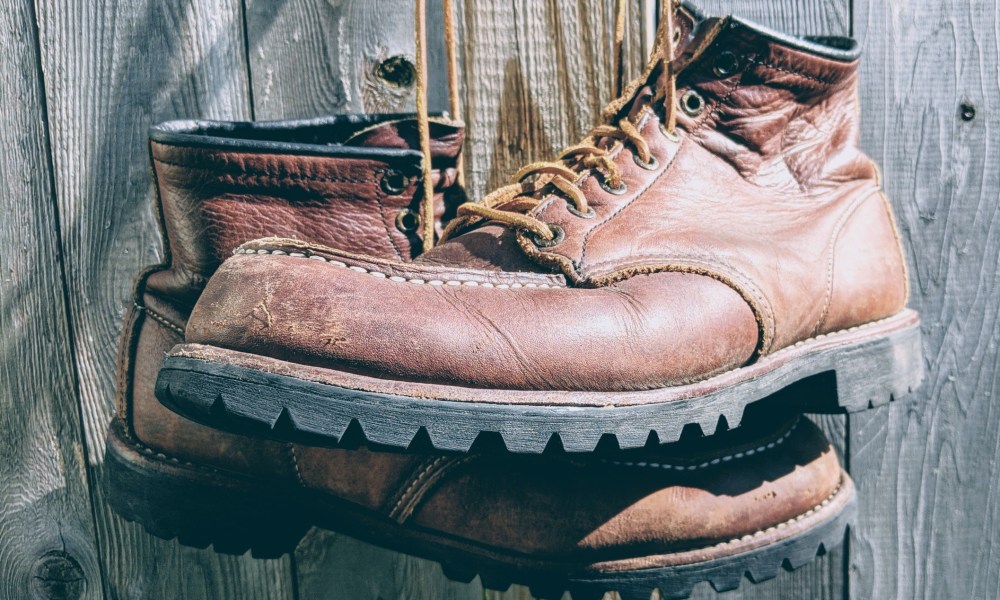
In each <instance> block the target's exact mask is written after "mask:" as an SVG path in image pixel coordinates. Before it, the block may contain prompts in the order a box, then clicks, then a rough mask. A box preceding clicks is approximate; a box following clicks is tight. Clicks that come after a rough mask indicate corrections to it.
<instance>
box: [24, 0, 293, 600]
mask: <svg viewBox="0 0 1000 600" xmlns="http://www.w3.org/2000/svg"><path fill="white" fill-rule="evenodd" d="M36 12H37V15H38V25H39V36H40V39H41V64H42V69H43V72H44V75H45V92H46V98H47V102H48V109H49V111H48V117H49V133H50V137H51V145H52V156H53V166H54V171H55V179H54V181H55V192H56V197H57V200H58V214H59V219H60V222H61V224H62V252H63V255H64V256H65V257H66V258H65V272H66V278H67V284H68V289H69V294H68V297H69V310H70V315H71V323H72V326H71V333H72V339H73V341H74V343H75V344H74V347H75V360H76V367H77V376H78V379H79V382H80V384H79V387H80V403H81V412H82V414H83V424H84V427H85V431H86V440H87V453H88V456H89V457H90V459H91V462H92V465H91V480H92V481H98V480H100V478H101V476H102V470H101V467H100V465H99V464H98V463H99V461H100V459H101V457H102V456H103V447H104V432H105V428H106V427H107V424H108V422H109V421H110V419H111V415H112V413H113V410H114V408H113V397H114V396H113V390H114V376H113V374H114V364H115V348H116V342H117V338H118V335H119V329H120V327H121V321H122V316H123V313H124V307H125V306H126V303H127V302H128V301H130V293H131V286H132V280H133V278H134V277H135V275H136V274H137V273H138V272H139V270H140V269H141V268H142V267H144V266H145V265H147V264H150V263H154V262H158V261H159V259H160V253H161V243H160V239H159V233H158V230H157V227H156V225H155V219H154V214H153V204H152V193H151V192H152V189H151V181H150V176H149V166H148V156H147V150H146V132H147V129H148V127H149V126H150V125H151V124H153V123H155V122H157V121H160V120H163V119H168V118H175V117H216V118H234V117H248V116H249V103H248V85H247V76H246V71H247V69H246V64H245V53H244V45H243V36H242V30H243V28H242V8H241V6H240V4H239V1H238V0H208V1H205V2H194V1H191V0H184V1H182V2H173V3H163V2H156V1H152V0H100V1H91V0H74V1H65V0H36ZM92 497H93V498H94V509H95V516H96V522H97V533H98V538H99V541H100V544H101V553H102V556H101V558H102V561H103V569H104V572H105V574H106V579H107V585H108V588H109V589H108V595H109V596H110V597H112V598H156V599H159V598H241V599H242V598H291V597H292V587H293V585H292V581H291V569H290V566H289V560H288V559H283V560H277V561H255V560H251V559H250V558H249V557H228V556H222V555H217V554H215V553H213V552H210V551H199V550H193V549H186V548H181V547H180V546H179V545H178V544H176V543H174V542H164V541H161V540H158V539H155V538H153V537H152V536H150V535H148V534H146V533H145V532H144V531H143V530H142V529H141V528H140V527H138V526H135V525H132V524H128V523H125V522H124V521H122V520H121V519H119V518H118V517H117V516H115V515H114V514H113V513H111V511H110V510H109V509H108V508H107V506H106V505H105V503H104V501H103V498H102V495H101V490H100V489H99V488H98V487H94V489H93V491H92Z"/></svg>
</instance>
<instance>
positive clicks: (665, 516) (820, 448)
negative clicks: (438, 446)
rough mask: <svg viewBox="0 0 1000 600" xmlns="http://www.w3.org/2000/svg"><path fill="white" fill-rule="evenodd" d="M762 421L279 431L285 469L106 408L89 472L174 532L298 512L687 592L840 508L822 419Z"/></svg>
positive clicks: (440, 548) (581, 586)
mask: <svg viewBox="0 0 1000 600" xmlns="http://www.w3.org/2000/svg"><path fill="white" fill-rule="evenodd" d="M765 420H766V421H767V424H766V425H760V424H759V423H758V424H755V425H751V426H748V427H743V428H740V429H739V430H736V431H731V432H728V433H724V434H719V435H717V436H714V437H712V438H702V439H699V440H695V441H689V442H680V443H676V444H673V445H666V446H660V447H658V448H656V449H655V450H638V451H625V452H616V453H613V454H611V455H608V456H602V455H600V454H588V455H586V458H575V457H570V456H569V455H565V454H562V455H552V456H550V455H545V456H528V457H526V456H518V455H508V454H502V453H497V452H487V453H472V454H462V455H446V454H437V453H434V454H426V453H408V454H399V453H385V452H374V451H371V450H366V449H356V450H340V449H320V448H313V447H306V446H299V445H293V446H289V447H287V448H286V452H285V454H284V456H285V458H286V460H287V461H288V462H287V464H288V470H287V471H285V472H284V473H275V472H269V471H268V470H267V469H263V468H260V467H259V466H254V465H250V466H247V467H245V468H241V469H217V468H211V467H208V466H206V465H204V464H192V463H190V462H186V461H183V460H179V459H177V458H176V457H174V456H172V455H169V454H154V453H152V452H148V451H145V450H143V449H142V447H137V446H135V445H133V444H132V443H130V442H129V441H128V438H127V437H125V436H124V435H122V434H121V429H120V427H121V424H116V427H115V428H114V429H113V433H114V435H112V436H111V437H110V438H109V446H108V453H107V458H106V470H107V472H108V474H109V476H110V477H111V484H112V485H111V489H113V490H116V495H115V496H113V499H114V500H115V501H116V504H117V506H118V508H117V510H118V511H119V512H121V513H122V514H123V515H124V516H126V517H127V518H129V519H132V520H136V521H139V522H140V523H142V524H143V525H145V527H146V528H147V529H148V530H149V531H151V532H152V533H154V534H155V535H158V536H161V537H165V538H168V539H169V538H174V537H177V538H178V539H179V540H180V541H181V542H182V543H185V544H188V545H194V546H198V547H206V546H208V545H210V544H213V545H214V547H215V549H216V550H218V551H222V552H231V553H243V552H245V551H246V550H247V549H249V550H250V551H251V552H252V553H253V554H254V555H255V556H262V557H263V556H277V555H280V554H282V553H284V552H289V551H291V550H293V549H294V548H295V545H296V543H297V542H298V541H299V539H300V538H301V537H302V536H303V535H304V534H305V533H306V531H307V530H308V528H309V527H310V526H314V525H315V526H319V527H323V528H326V529H332V530H335V531H338V532H342V533H345V534H347V535H350V536H352V537H355V538H358V539H361V540H365V541H368V542H371V543H374V544H377V545H380V546H384V547H387V548H390V549H393V550H397V551H401V552H406V553H409V554H413V555H416V556H420V557H424V558H429V559H432V560H435V561H438V562H440V563H442V565H443V567H444V572H445V574H446V575H447V576H448V577H450V578H452V579H457V580H460V581H471V580H472V579H473V578H474V577H475V576H476V575H477V574H478V575H480V576H481V578H482V582H483V584H484V585H485V586H486V587H489V588H494V589H500V590H503V589H506V588H507V587H508V586H509V585H510V584H511V583H512V582H513V583H520V584H524V585H528V586H530V587H531V590H532V592H533V594H534V595H535V596H536V597H542V598H559V597H561V596H562V593H563V591H564V590H569V591H570V592H571V593H572V595H573V598H574V599H586V598H600V597H602V595H603V593H604V592H605V591H609V590H617V591H619V592H621V594H622V597H623V598H624V599H625V600H636V599H646V598H649V597H650V593H651V591H652V590H653V589H656V588H658V589H659V590H660V591H661V597H662V598H665V599H666V598H686V597H688V595H689V594H690V593H691V590H692V588H693V586H694V585H696V584H697V583H698V582H701V581H709V582H711V585H712V586H713V587H714V588H715V589H717V590H720V591H721V590H729V589H735V588H737V587H739V585H740V583H741V580H742V579H743V577H744V574H747V575H748V577H749V578H750V579H751V580H752V581H754V582H759V581H762V580H766V579H770V578H772V577H774V576H776V575H777V574H778V573H779V572H780V571H781V568H782V567H784V568H786V569H792V568H796V567H799V566H801V565H803V564H805V563H807V562H809V561H811V560H812V559H813V558H815V556H816V555H817V553H823V552H825V551H826V550H828V549H830V548H832V547H834V546H836V545H838V544H839V543H840V542H841V541H842V540H843V537H844V533H845V527H846V525H847V524H848V523H849V522H850V521H851V519H852V518H853V514H854V510H855V506H854V505H855V492H854V486H853V484H852V483H851V480H850V478H849V477H848V476H847V475H846V474H845V473H844V472H843V471H842V470H841V467H840V464H839V462H838V460H837V457H836V455H835V453H834V451H833V450H832V449H831V448H830V446H829V444H828V443H827V441H826V440H825V439H824V438H823V435H822V433H821V432H820V431H819V430H818V429H817V428H816V427H815V426H814V425H813V424H812V423H811V422H809V421H808V420H807V419H805V418H801V420H800V419H799V418H793V419H790V420H789V419H788V418H787V417H785V418H783V419H781V420H780V421H779V422H777V424H775V419H774V416H773V415H768V416H767V419H765ZM276 456H277V455H276ZM596 482H600V483H599V484H597V483H596Z"/></svg>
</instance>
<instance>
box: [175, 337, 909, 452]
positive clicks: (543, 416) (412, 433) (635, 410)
mask: <svg viewBox="0 0 1000 600" xmlns="http://www.w3.org/2000/svg"><path fill="white" fill-rule="evenodd" d="M922 378H923V359H922V349H921V337H920V330H919V326H918V325H913V326H911V327H907V328H905V329H900V330H897V331H895V332H893V333H891V334H888V335H885V336H883V337H877V338H874V339H870V340H866V341H863V342H860V343H856V344H853V345H844V346H838V347H831V348H825V349H820V350H817V351H815V352H812V353H810V354H806V355H805V356H802V357H800V358H798V359H796V360H793V361H788V362H785V363H783V364H779V365H778V366H777V367H776V368H774V369H773V370H771V371H768V372H765V373H763V374H761V375H759V376H757V377H755V378H748V379H745V380H742V381H739V382H737V383H735V384H733V385H729V386H722V387H718V386H712V385H705V386H704V389H705V390H706V391H705V393H702V394H700V395H694V396H692V397H687V398H679V399H673V400H670V401H667V402H656V403H648V404H638V405H627V406H626V405H619V406H566V405H553V404H548V405H541V404H523V403H522V404H498V403H485V402H471V401H456V400H441V399H427V398H418V397H410V396H402V395H393V394H386V393H377V392H368V391H362V390H356V389H349V388H344V387H338V386H334V385H329V384H326V383H320V382H316V381H309V380H305V379H300V378H297V377H291V376H288V375H278V374H274V373H269V372H266V371H263V370H259V369H253V368H248V367H244V366H239V365H236V364H230V363H227V362H222V361H218V362H216V361H208V360H201V359H198V358H191V357H185V356H168V357H167V359H166V361H165V362H164V364H163V368H162V369H161V370H160V374H159V377H158V379H157V382H156V395H157V397H158V398H159V399H160V402H162V403H163V404H164V405H165V406H167V407H168V408H170V409H171V410H173V411H175V412H177V413H179V414H181V415H184V416H185V417H188V418H190V419H192V420H195V421H198V422H200V423H203V424H205V425H209V426H212V427H216V428H219V429H223V430H227V431H231V432H234V433H241V434H245V435H254V436H262V437H269V438H272V439H278V440H283V441H290V442H300V443H305V444H311V445H322V446H337V445H342V444H345V440H352V441H361V442H364V441H367V442H368V443H370V444H372V445H376V446H380V447H389V448H400V449H405V448H410V447H412V446H413V445H414V444H418V445H425V444H429V445H430V446H431V447H433V448H434V449H437V450H441V451H455V452H467V451H469V450H470V448H472V447H473V445H474V444H476V443H477V441H481V442H484V443H486V442H488V443H489V444H490V445H491V447H492V446H496V445H498V444H497V442H496V440H497V439H499V441H500V442H502V445H503V447H505V448H506V450H508V451H510V452H515V453H528V454H537V453H542V452H544V451H545V450H546V449H547V448H551V447H561V448H562V449H563V450H565V451H567V452H592V451H594V450H595V449H596V448H597V447H598V446H599V445H603V446H611V447H617V448H620V449H629V448H639V447H643V446H648V445H652V444H663V443H670V442H674V441H677V440H679V439H681V437H682V435H685V434H688V433H690V431H691V430H692V429H693V430H694V433H698V432H700V433H701V434H702V435H712V434H714V433H715V432H716V430H717V429H719V428H720V427H721V429H722V430H726V429H729V428H735V427H737V426H738V425H739V424H740V422H741V421H742V419H743V415H744V411H745V410H746V409H747V407H748V406H749V405H751V404H753V403H755V402H760V401H763V402H773V403H774V404H775V405H780V407H781V408H782V409H791V410H794V411H797V412H811V413H839V412H857V411H860V410H864V409H867V408H872V407H875V406H880V405H883V404H886V403H888V402H890V401H891V400H893V399H898V398H900V397H902V396H905V395H906V394H909V393H910V392H912V391H913V390H914V389H915V388H916V387H917V386H919V384H920V381H921V379H922ZM498 394H502V392H498Z"/></svg>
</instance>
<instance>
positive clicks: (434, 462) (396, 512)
mask: <svg viewBox="0 0 1000 600" xmlns="http://www.w3.org/2000/svg"><path fill="white" fill-rule="evenodd" d="M449 458H450V457H448V456H439V457H437V458H435V459H434V460H432V461H431V462H430V463H429V464H427V465H425V466H424V468H422V469H421V470H420V472H418V473H417V476H416V477H414V478H413V479H411V480H410V485H408V486H406V489H405V490H403V493H402V494H400V495H399V499H398V500H396V505H395V506H394V507H393V508H392V511H390V512H389V518H391V519H398V518H399V516H401V515H399V512H400V510H401V508H402V506H403V504H404V503H405V502H406V501H407V499H408V498H409V495H410V492H411V491H412V490H413V488H414V487H415V486H416V485H417V484H418V483H420V482H421V481H423V480H424V478H425V477H426V476H427V474H428V473H430V472H432V471H433V470H434V469H435V468H436V467H437V466H438V465H440V464H441V463H442V462H445V461H447V460H448V459H449Z"/></svg>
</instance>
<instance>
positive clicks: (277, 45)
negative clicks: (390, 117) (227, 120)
mask: <svg viewBox="0 0 1000 600" xmlns="http://www.w3.org/2000/svg"><path fill="white" fill-rule="evenodd" d="M443 1H444V0H430V1H428V3H427V4H428V17H427V29H428V50H429V52H428V55H429V57H428V70H429V72H430V74H431V77H432V79H433V81H434V82H435V84H434V85H432V86H430V88H429V100H430V102H429V105H430V107H431V110H434V111H443V110H445V109H446V108H447V106H448V103H447V97H448V96H447V83H446V82H447V78H446V77H445V76H444V69H445V61H444V53H443V42H442V40H443V37H444V36H443V25H442V2H443ZM246 11H247V12H246V18H247V38H248V39H249V40H250V45H249V53H248V55H249V60H250V73H251V76H252V82H253V99H254V110H255V116H256V117H257V118H258V119H290V118H295V117H307V116H317V115H325V114H332V113H394V112H412V111H413V110H414V102H415V95H414V93H415V89H416V87H415V79H414V74H415V72H414V71H413V69H414V64H415V48H416V46H415V37H414V3H413V2H412V1H410V2H397V1H393V2H357V1H353V0H348V1H341V2H330V1H329V0H281V1H277V2H275V1H273V0H247V2H246Z"/></svg>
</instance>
